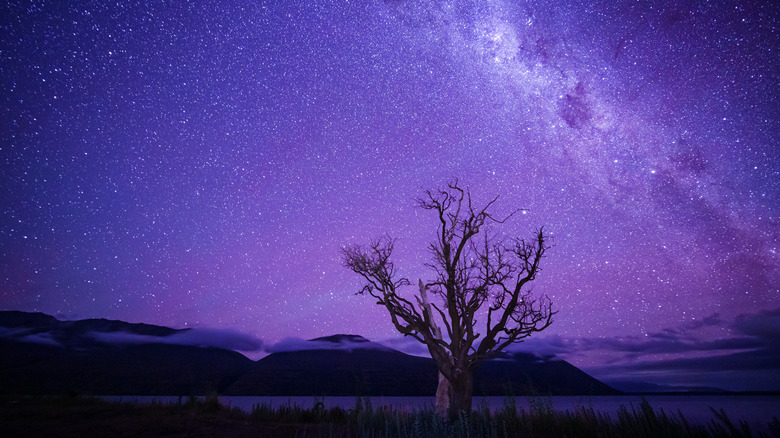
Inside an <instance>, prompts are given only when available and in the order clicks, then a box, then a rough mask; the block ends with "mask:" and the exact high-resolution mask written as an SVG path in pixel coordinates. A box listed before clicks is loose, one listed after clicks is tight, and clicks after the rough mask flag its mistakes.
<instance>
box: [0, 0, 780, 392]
mask: <svg viewBox="0 0 780 438" xmlns="http://www.w3.org/2000/svg"><path fill="white" fill-rule="evenodd" d="M662 3H668V5H666V6H664V5H663V4H662ZM770 3H771V2H759V1H756V2H752V1H732V0H728V1H721V2H700V1H676V2H655V1H639V2H637V1H623V0H619V1H614V0H609V1H601V2H584V4H580V3H579V2H563V1H554V2H551V1H533V0H532V1H528V2H519V1H509V0H506V1H502V0H493V1H476V2H465V1H464V2H460V1H451V2H439V1H404V0H392V1H391V0H386V1H384V2H381V1H369V0H367V1H353V2H347V1H344V0H342V1H339V0H334V1H332V2H331V1H316V0H315V1H300V2H292V1H281V0H280V1H243V2H241V1H230V2H227V1H220V2H190V3H185V2H178V1H174V2H152V4H147V3H146V2H141V1H138V0H130V1H123V0H120V1H118V2H115V3H114V2H102V1H92V2H86V1H73V2H43V1H30V2H23V1H16V0H12V1H11V2H10V4H3V5H2V6H0V17H1V18H0V24H1V27H0V30H1V32H0V56H1V58H0V81H2V94H1V95H0V98H1V99H2V101H1V103H2V104H1V105H0V115H1V117H2V122H0V123H2V125H0V166H2V168H1V169H0V172H1V173H0V176H1V178H2V179H1V181H2V185H0V208H2V217H1V219H0V309H15V310H25V311H42V312H45V313H49V314H52V315H55V316H57V317H59V318H61V319H79V318H88V317H103V318H111V319H122V320H126V321H131V322H146V323H152V324H161V325H167V326H171V327H176V328H183V327H206V328H217V329H226V330H238V331H240V332H243V333H247V334H250V335H252V336H256V337H258V338H261V339H263V340H264V342H266V343H267V344H269V345H270V344H274V343H276V342H279V341H281V340H283V339H285V338H303V339H307V338H313V337H317V336H323V335H329V334H334V333H355V334H361V335H363V336H365V337H367V338H369V339H372V340H376V341H391V342H395V341H393V340H394V339H397V338H398V335H396V333H395V331H394V329H393V327H392V324H391V323H390V321H389V319H388V318H387V316H386V314H385V313H383V311H382V308H380V307H379V306H375V305H374V303H373V302H372V301H371V300H370V299H369V298H367V297H360V296H355V295H354V292H356V291H357V290H358V289H359V287H360V281H359V278H357V276H355V275H354V274H352V273H351V272H350V271H348V270H347V269H346V268H344V267H342V265H341V262H340V259H339V249H340V247H341V246H342V245H345V244H350V243H361V242H363V243H365V242H368V241H369V240H370V239H371V238H373V237H377V236H380V235H382V234H383V233H388V234H390V235H391V236H394V237H397V238H398V239H399V240H398V243H397V245H396V249H397V265H398V266H399V268H400V269H401V272H402V274H404V275H405V276H408V277H410V278H413V279H416V278H418V277H422V278H423V279H425V278H427V277H429V276H430V274H429V273H427V272H426V271H425V270H424V268H423V267H422V264H423V263H424V262H425V261H426V260H427V258H428V253H427V252H426V250H425V246H426V243H427V242H428V241H430V239H431V238H433V237H434V236H435V229H434V228H433V227H432V224H433V223H434V221H435V218H434V217H431V216H430V215H429V214H426V212H424V211H421V210H418V209H416V208H415V207H414V198H415V197H417V196H419V195H420V194H421V192H422V189H424V188H436V187H438V186H441V185H443V184H445V183H446V182H447V180H448V179H450V178H452V177H458V178H460V180H461V182H462V183H463V185H465V186H468V187H469V188H470V189H471V191H472V193H473V195H474V196H475V197H476V198H477V199H479V200H483V201H484V200H486V199H488V198H490V197H492V196H494V195H497V194H499V195H500V196H501V197H500V199H499V202H498V203H497V206H496V212H499V213H500V212H510V211H512V210H514V209H516V208H526V209H528V212H527V214H524V215H521V216H517V217H515V218H514V219H513V220H512V221H510V223H508V224H507V225H505V226H504V227H503V228H502V229H503V230H505V231H506V232H507V233H508V234H510V235H519V236H526V237H527V236H530V235H531V233H532V232H533V230H534V229H535V228H537V227H539V226H542V225H544V226H545V228H546V230H548V231H549V232H551V233H552V235H553V236H554V243H555V247H554V248H553V249H551V250H550V251H549V252H548V257H547V258H546V259H545V260H544V265H543V272H542V273H541V275H540V277H539V279H538V280H537V281H536V284H535V285H534V287H535V290H536V291H538V292H540V293H542V292H543V293H546V294H548V295H549V296H550V297H551V298H552V300H553V302H554V303H555V306H556V307H557V309H558V310H559V313H558V315H557V317H556V320H555V323H554V324H553V326H552V327H551V328H549V329H548V330H547V331H546V332H544V333H543V334H541V335H539V337H538V338H539V339H536V340H534V341H533V342H529V343H528V345H526V346H525V347H527V348H536V349H538V350H539V351H545V352H550V353H552V354H558V355H560V356H562V357H565V358H567V359H568V360H570V361H571V362H572V363H574V364H575V365H578V366H581V367H583V368H585V369H587V370H589V371H591V372H593V373H594V375H596V376H597V377H602V378H606V377H610V376H612V377H615V376H618V375H619V376H623V377H626V378H629V377H630V378H636V379H639V380H650V381H654V382H657V383H675V384H676V383H691V384H704V383H707V384H713V385H715V384H719V385H720V386H729V385H731V386H732V387H735V388H736V389H740V388H749V389H756V388H762V389H765V388H766V385H767V382H768V381H769V382H772V384H773V385H775V387H776V388H777V389H780V371H778V369H777V366H774V367H771V366H767V365H766V363H769V362H771V361H774V359H777V358H780V353H779V352H778V351H777V347H772V345H773V342H771V340H773V339H777V338H778V337H780V299H779V298H780V253H779V251H780V147H779V146H778V145H780V97H779V96H780V53H778V52H780V29H779V26H780V16H779V15H778V13H777V11H776V9H773V8H772V6H771V5H770ZM415 283H416V282H415ZM413 290H414V289H412V290H410V292H411V291H413ZM761 354H769V358H768V359H767V358H766V357H764V356H761ZM735 355H736V356H735ZM739 355H748V356H750V357H751V358H753V359H755V358H756V357H759V356H761V357H764V359H765V360H764V361H763V362H761V361H760V360H759V359H756V360H757V361H759V362H760V363H757V364H755V366H752V367H750V366H748V365H744V364H745V363H749V362H750V361H749V360H741V359H740V357H741V356H739ZM713 356H719V357H720V358H719V359H717V360H712V359H709V358H711V357H713ZM730 359H733V360H734V361H735V362H734V365H733V367H732V368H728V369H727V370H725V371H723V370H721V371H723V372H730V373H734V374H728V375H727V374H723V372H721V373H720V374H718V373H717V372H716V371H717V370H716V369H714V367H713V364H714V363H717V364H726V363H728V360H730ZM770 359H771V360H770ZM697 361H698V362H697ZM775 363H778V362H775ZM705 365H706V366H705ZM719 366H721V365H719ZM722 366H723V367H725V366H726V365H722ZM708 367H709V368H708ZM740 367H742V368H740ZM746 367H747V368H746ZM705 371H707V372H706V373H705ZM724 379H730V380H728V381H729V382H739V383H723V381H724ZM767 379H769V380H767Z"/></svg>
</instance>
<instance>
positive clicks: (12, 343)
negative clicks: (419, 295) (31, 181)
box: [0, 311, 619, 396]
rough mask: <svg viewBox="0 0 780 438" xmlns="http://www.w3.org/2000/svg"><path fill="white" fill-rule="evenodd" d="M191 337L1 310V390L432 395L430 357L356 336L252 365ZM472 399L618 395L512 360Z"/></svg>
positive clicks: (545, 365) (497, 363) (293, 344)
mask: <svg viewBox="0 0 780 438" xmlns="http://www.w3.org/2000/svg"><path fill="white" fill-rule="evenodd" d="M190 330H191V329H172V328H169V327H164V326H156V325H150V324H142V323H127V322H124V321H117V320H108V319H94V318H93V319H85V320H78V321H60V320H58V319H56V318H54V317H52V316H50V315H46V314H43V313H25V312H18V311H10V312H9V311H5V312H0V393H6V394H8V393H16V394H58V393H65V392H77V393H88V394H95V395H97V394H100V395H112V394H115V395H193V394H205V393H209V392H217V393H220V394H225V395H288V396H293V395H406V396H432V395H433V394H434V393H435V391H436V384H437V380H438V378H437V375H438V373H437V371H436V367H435V365H434V363H433V360H432V359H430V358H427V357H419V356H413V355H409V354H406V353H403V352H401V351H398V350H395V349H393V348H390V347H387V346H384V345H382V344H379V343H375V342H372V341H370V340H368V339H366V338H364V337H362V336H359V335H351V334H336V335H330V336H323V337H318V338H314V339H310V340H308V341H300V340H290V341H289V342H288V343H286V344H284V343H280V344H277V345H276V346H274V347H272V348H270V349H267V350H266V351H271V350H274V349H275V351H271V354H269V355H267V356H265V357H263V358H261V359H259V360H258V361H252V360H250V359H248V358H246V357H245V356H244V355H242V354H240V353H239V352H237V351H234V350H232V349H228V348H218V347H216V346H213V345H199V344H182V343H176V342H174V341H175V340H176V339H178V338H179V337H181V336H182V335H183V334H188V333H191V332H190ZM109 335H110V336H109ZM474 393H475V395H509V394H510V393H512V394H514V395H523V394H528V393H542V394H550V395H606V394H617V393H619V392H618V391H616V390H615V389H613V388H611V387H609V386H608V385H606V384H604V383H602V382H600V381H598V380H596V379H595V378H593V377H591V376H589V375H587V374H586V373H584V372H583V371H581V370H579V369H578V368H576V367H575V366H573V365H571V364H569V363H568V362H565V361H562V360H543V359H540V358H538V357H536V356H534V355H531V354H522V353H516V354H508V355H504V356H503V357H502V358H501V359H500V360H492V361H486V362H484V363H483V364H482V365H481V366H480V367H478V368H477V370H476V372H475V383H474Z"/></svg>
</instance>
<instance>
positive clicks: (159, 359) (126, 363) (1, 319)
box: [0, 312, 252, 395]
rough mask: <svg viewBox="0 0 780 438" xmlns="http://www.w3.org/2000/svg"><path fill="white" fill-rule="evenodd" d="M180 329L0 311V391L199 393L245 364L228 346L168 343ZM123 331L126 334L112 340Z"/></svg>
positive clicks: (219, 386) (227, 380) (223, 383)
mask: <svg viewBox="0 0 780 438" xmlns="http://www.w3.org/2000/svg"><path fill="white" fill-rule="evenodd" d="M182 332H185V331H184V330H175V329H171V328H168V327H161V326H154V325H148V324H131V323H127V322H123V321H111V320H105V319H88V320H81V321H59V320H57V319H56V318H54V317H52V316H49V315H44V314H41V313H25V312H0V394H64V393H67V392H75V393H87V394H100V395H111V394H117V395H194V394H206V393H209V392H211V391H221V390H223V389H224V388H226V387H227V386H228V385H229V384H231V383H232V382H233V381H234V380H235V379H237V378H238V377H240V376H241V375H242V374H243V373H244V372H246V371H247V370H248V369H249V367H250V366H251V365H252V361H251V360H249V359H247V358H246V357H245V356H243V355H241V354H239V353H237V352H235V351H231V350H225V349H220V348H214V347H198V346H191V345H176V344H170V343H168V342H169V341H170V338H169V337H170V336H172V335H174V334H177V333H182ZM128 338H129V339H133V340H134V341H133V342H117V340H121V339H128ZM109 340H110V341H113V342H110V341H109ZM139 340H140V341H139ZM155 340H156V341H158V342H155Z"/></svg>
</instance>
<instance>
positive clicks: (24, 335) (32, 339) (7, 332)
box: [0, 327, 62, 347]
mask: <svg viewBox="0 0 780 438" xmlns="http://www.w3.org/2000/svg"><path fill="white" fill-rule="evenodd" d="M0 339H8V340H11V341H15V342H28V343H33V344H42V345H50V346H53V347H62V344H60V343H59V342H58V341H57V340H56V339H54V337H53V336H52V335H51V334H50V333H46V332H31V331H30V330H28V329H24V328H10V327H0Z"/></svg>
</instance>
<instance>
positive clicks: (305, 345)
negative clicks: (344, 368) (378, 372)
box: [265, 336, 389, 353]
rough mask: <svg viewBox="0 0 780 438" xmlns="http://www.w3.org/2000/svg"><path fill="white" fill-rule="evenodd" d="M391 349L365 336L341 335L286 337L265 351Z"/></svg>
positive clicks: (268, 346)
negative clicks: (305, 337) (304, 338)
mask: <svg viewBox="0 0 780 438" xmlns="http://www.w3.org/2000/svg"><path fill="white" fill-rule="evenodd" d="M359 349H364V350H365V349H368V350H389V349H388V347H385V346H384V345H381V344H378V343H375V342H371V341H368V340H367V339H365V338H360V337H349V336H341V337H334V338H331V339H327V338H326V339H311V340H303V339H298V338H285V339H283V340H281V341H279V342H277V343H275V344H273V345H267V346H266V347H265V351H267V352H269V353H280V352H284V351H304V350H347V351H352V350H359Z"/></svg>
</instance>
